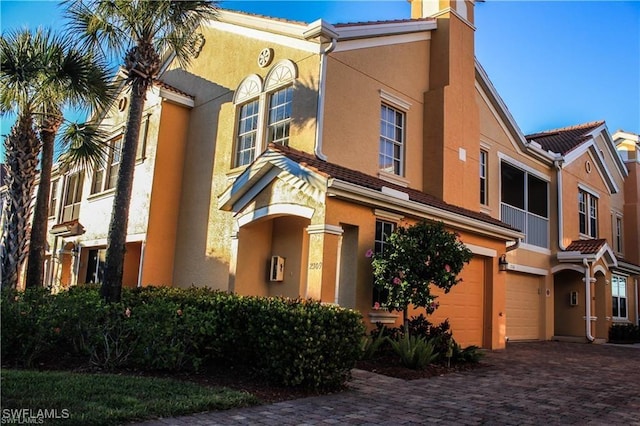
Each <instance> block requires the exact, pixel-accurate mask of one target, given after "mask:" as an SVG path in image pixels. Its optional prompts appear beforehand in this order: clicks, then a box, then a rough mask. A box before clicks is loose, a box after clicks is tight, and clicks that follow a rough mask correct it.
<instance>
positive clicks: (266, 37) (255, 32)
mask: <svg viewBox="0 0 640 426" xmlns="http://www.w3.org/2000/svg"><path fill="white" fill-rule="evenodd" d="M272 22H273V23H274V24H276V22H275V21H272ZM209 26H210V27H211V28H213V29H216V30H220V31H224V32H228V33H231V34H237V35H240V36H244V37H248V38H253V39H256V40H261V41H263V42H265V43H275V44H279V45H282V46H286V47H290V48H293V49H298V50H302V51H303V52H309V53H316V54H317V53H320V52H321V50H322V45H321V44H320V43H316V42H312V41H307V40H304V39H303V36H302V33H303V31H304V30H305V29H306V26H305V27H301V26H299V25H298V28H300V30H299V31H298V32H297V33H296V34H290V33H286V31H278V30H276V28H279V27H278V25H272V26H270V27H268V28H264V29H256V28H248V27H244V26H240V25H236V24H233V23H229V22H221V21H214V22H211V23H210V24H209Z"/></svg>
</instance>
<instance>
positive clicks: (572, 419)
mask: <svg viewBox="0 0 640 426" xmlns="http://www.w3.org/2000/svg"><path fill="white" fill-rule="evenodd" d="M635 346H636V347H630V346H622V345H620V346H618V345H594V344H583V343H566V342H532V343H510V344H509V346H508V348H507V349H506V350H504V351H496V352H489V353H488V354H487V356H486V358H485V361H484V363H486V364H489V366H487V367H484V368H480V369H476V370H472V371H468V372H462V373H455V374H448V375H445V376H441V377H434V378H430V379H420V380H412V381H405V380H401V379H395V378H390V377H385V376H381V375H377V374H373V373H369V372H366V371H361V370H354V372H353V376H354V377H353V380H352V381H351V382H350V385H349V387H350V389H349V390H347V391H345V392H342V393H338V394H333V395H324V396H317V397H311V398H303V399H297V400H292V401H285V402H279V403H275V404H270V405H262V406H257V407H250V408H243V409H234V410H229V411H218V412H210V413H201V414H196V415H191V416H184V417H179V418H171V419H159V420H155V421H150V422H146V423H141V424H140V425H144V426H166V425H176V426H187V425H189V426H191V425H320V424H322V425H324V424H339V425H425V424H426V425H431V424H442V425H478V424H486V425H569V424H575V425H607V426H608V425H640V348H638V347H637V346H638V345H635Z"/></svg>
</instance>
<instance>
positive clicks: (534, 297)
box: [506, 273, 541, 340]
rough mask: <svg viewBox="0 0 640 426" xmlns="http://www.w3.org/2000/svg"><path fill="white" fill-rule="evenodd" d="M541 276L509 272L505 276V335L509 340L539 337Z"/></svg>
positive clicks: (535, 338) (536, 338)
mask: <svg viewBox="0 0 640 426" xmlns="http://www.w3.org/2000/svg"><path fill="white" fill-rule="evenodd" d="M540 289H541V278H540V277H539V276H535V275H526V274H517V273H509V277H508V278H507V299H506V311H507V337H508V338H509V340H539V339H540V313H541V310H540V297H541V295H540V293H541V290H540Z"/></svg>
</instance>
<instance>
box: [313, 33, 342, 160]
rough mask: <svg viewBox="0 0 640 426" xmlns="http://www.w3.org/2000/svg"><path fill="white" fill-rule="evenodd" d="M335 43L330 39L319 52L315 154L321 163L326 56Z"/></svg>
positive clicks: (322, 158)
mask: <svg viewBox="0 0 640 426" xmlns="http://www.w3.org/2000/svg"><path fill="white" fill-rule="evenodd" d="M336 44H337V41H336V39H335V38H332V39H331V44H329V47H327V48H326V49H324V50H323V51H322V52H320V81H319V82H318V120H317V123H316V146H315V149H314V151H315V154H316V157H318V158H319V159H320V160H322V161H327V156H326V155H325V154H324V152H322V131H323V127H324V93H325V86H326V78H327V60H326V58H327V55H328V54H329V53H331V52H332V51H333V49H335V47H336Z"/></svg>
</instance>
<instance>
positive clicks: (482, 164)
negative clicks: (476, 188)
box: [480, 150, 489, 206]
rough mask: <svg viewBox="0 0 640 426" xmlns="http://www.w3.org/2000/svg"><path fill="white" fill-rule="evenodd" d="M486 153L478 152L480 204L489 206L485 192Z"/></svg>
mask: <svg viewBox="0 0 640 426" xmlns="http://www.w3.org/2000/svg"><path fill="white" fill-rule="evenodd" d="M487 158H488V153H487V151H484V150H481V151H480V204H482V205H485V206H486V205H487V204H489V197H488V192H487Z"/></svg>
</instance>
